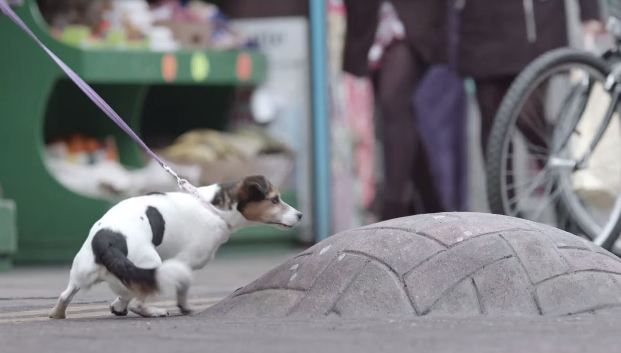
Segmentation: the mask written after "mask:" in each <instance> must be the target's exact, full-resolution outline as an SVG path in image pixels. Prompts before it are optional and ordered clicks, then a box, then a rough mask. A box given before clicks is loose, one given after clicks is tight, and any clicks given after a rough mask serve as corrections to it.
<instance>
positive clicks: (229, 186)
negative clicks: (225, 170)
mask: <svg viewBox="0 0 621 353" xmlns="http://www.w3.org/2000/svg"><path fill="white" fill-rule="evenodd" d="M237 185H238V183H222V184H220V190H218V192H216V194H215V195H214V197H213V200H211V204H212V205H214V206H216V207H218V208H219V209H221V210H230V209H232V208H233V203H234V202H235V190H236V189H237Z"/></svg>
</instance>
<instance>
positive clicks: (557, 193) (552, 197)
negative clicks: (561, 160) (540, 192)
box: [533, 183, 561, 220]
mask: <svg viewBox="0 0 621 353" xmlns="http://www.w3.org/2000/svg"><path fill="white" fill-rule="evenodd" d="M553 186H554V183H548V185H546V192H545V193H546V194H548V193H549V192H550V189H551V188H552V187H553ZM560 195H561V188H560V187H558V185H557V186H556V189H555V190H554V191H553V192H552V193H550V194H549V195H548V197H546V199H545V200H543V201H542V202H541V205H540V206H539V208H538V209H537V211H536V212H535V216H534V218H533V219H534V220H537V219H539V218H540V217H541V214H542V213H543V211H544V210H545V209H546V206H547V205H548V204H549V203H551V202H552V201H554V200H555V199H556V198H557V197H559V196H560Z"/></svg>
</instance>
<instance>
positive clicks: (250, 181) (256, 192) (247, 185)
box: [241, 175, 271, 201]
mask: <svg viewBox="0 0 621 353" xmlns="http://www.w3.org/2000/svg"><path fill="white" fill-rule="evenodd" d="M241 189H242V190H241V191H242V194H243V195H244V196H245V197H244V198H245V199H246V200H247V201H262V200H265V198H266V196H267V194H268V193H269V192H270V190H271V186H270V183H269V181H267V179H266V178H265V177H264V176H262V175H253V176H249V177H247V178H245V179H244V181H243V183H242V188H241Z"/></svg>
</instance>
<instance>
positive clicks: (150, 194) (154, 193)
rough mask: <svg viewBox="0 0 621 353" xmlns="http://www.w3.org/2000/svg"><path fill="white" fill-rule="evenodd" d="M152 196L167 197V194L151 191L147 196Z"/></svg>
mask: <svg viewBox="0 0 621 353" xmlns="http://www.w3.org/2000/svg"><path fill="white" fill-rule="evenodd" d="M152 195H160V196H166V194H165V193H163V192H160V191H151V192H149V193H147V196H152Z"/></svg>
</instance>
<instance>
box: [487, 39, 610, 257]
mask: <svg viewBox="0 0 621 353" xmlns="http://www.w3.org/2000/svg"><path fill="white" fill-rule="evenodd" d="M608 72H609V66H608V64H607V63H606V62H605V61H604V60H602V59H601V58H598V57H596V56H594V55H592V54H589V53H587V52H583V51H578V50H574V49H558V50H554V51H551V52H549V53H547V54H544V55H542V56H541V57H539V58H538V59H536V60H535V61H533V63H531V64H530V65H529V66H528V67H527V68H526V69H524V71H523V72H522V73H521V74H520V75H519V76H518V77H517V78H516V80H515V81H514V82H513V84H512V85H511V87H510V88H509V90H508V92H507V94H506V96H505V97H504V99H503V101H502V103H501V105H500V108H499V110H498V113H497V115H496V117H495V121H494V124H493V127H492V131H491V133H490V139H489V141H488V146H487V154H486V157H487V158H486V162H487V163H486V176H487V193H488V201H489V205H490V209H491V211H492V212H494V213H501V214H507V215H512V216H517V217H521V218H526V219H530V220H534V221H538V222H543V223H548V224H551V225H554V226H556V227H558V228H561V229H565V230H569V231H571V232H573V233H577V234H579V235H582V236H585V237H587V238H589V239H595V238H596V237H597V236H599V238H598V239H599V240H601V239H602V238H603V237H604V236H605V238H607V239H612V238H614V239H615V240H616V237H618V234H619V232H620V231H621V207H615V205H617V204H619V205H621V203H619V202H620V201H621V198H620V195H621V159H620V158H618V157H617V156H616V154H615V152H616V151H611V150H606V146H607V145H608V147H609V148H610V143H611V142H615V140H616V141H621V129H620V128H619V119H618V118H617V117H616V116H615V119H614V123H610V124H608V125H605V126H606V132H605V139H602V141H601V143H599V144H598V145H597V148H596V149H595V152H596V153H594V154H593V156H591V157H590V158H593V159H592V161H595V162H597V163H593V164H590V163H589V162H590V161H585V163H583V164H581V165H578V164H579V161H580V160H581V158H582V156H584V153H583V152H582V150H581V149H583V148H584V146H585V145H589V144H590V143H591V141H592V140H593V133H592V130H597V128H598V127H599V126H601V125H602V124H603V122H604V120H605V116H606V114H605V111H606V108H607V107H608V106H609V105H610V95H609V94H608V92H606V90H605V89H604V88H603V87H604V82H605V79H606V76H607V74H608ZM602 108H603V110H602ZM598 109H599V110H598ZM613 113H616V109H615V110H613V111H612V112H611V114H613ZM602 166H603V167H602ZM598 168H599V169H598ZM602 168H604V169H606V170H604V171H602V170H600V169H602ZM602 177H603V178H604V179H605V182H604V184H606V185H604V186H602V185H592V184H593V183H595V182H594V180H595V181H600V182H601V181H602V180H601V179H602ZM589 178H590V179H589ZM585 179H586V180H587V181H585ZM612 179H614V180H612ZM589 182H590V183H591V184H589ZM585 184H586V185H585ZM595 184H596V183H595ZM600 184H601V183H600ZM602 190H603V191H602ZM596 191H597V192H596ZM598 192H599V193H598ZM604 232H606V233H607V234H603V233H604ZM608 245H610V246H612V244H608Z"/></svg>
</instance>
